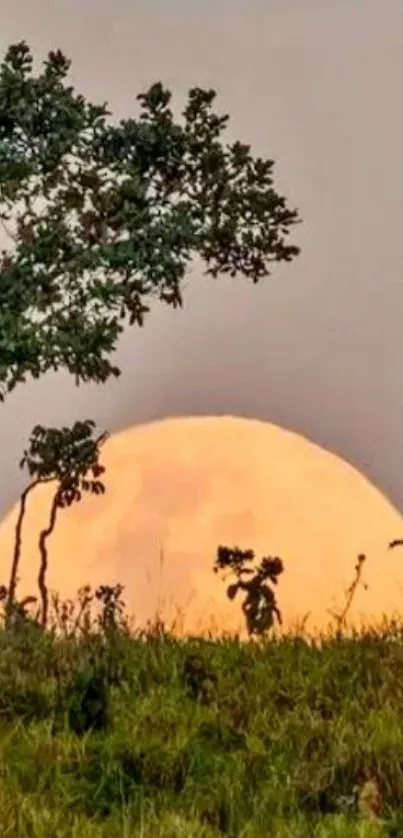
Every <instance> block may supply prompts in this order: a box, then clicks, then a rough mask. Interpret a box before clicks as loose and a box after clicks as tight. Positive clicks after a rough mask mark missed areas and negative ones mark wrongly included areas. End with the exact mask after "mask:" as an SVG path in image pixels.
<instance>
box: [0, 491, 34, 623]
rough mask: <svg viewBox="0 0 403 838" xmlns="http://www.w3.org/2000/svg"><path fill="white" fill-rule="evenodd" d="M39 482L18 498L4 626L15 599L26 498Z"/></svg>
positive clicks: (7, 621)
mask: <svg viewBox="0 0 403 838" xmlns="http://www.w3.org/2000/svg"><path fill="white" fill-rule="evenodd" d="M40 482H41V481H40V480H39V479H38V480H34V481H33V483H30V484H29V486H27V487H26V489H24V491H23V492H22V495H21V497H20V509H19V513H18V518H17V523H16V525H15V540H14V551H13V561H12V564H11V571H10V581H9V583H8V594H7V601H6V608H5V611H6V625H9V623H10V618H11V614H12V610H13V604H14V599H15V592H16V588H17V581H18V580H17V574H18V568H19V564H20V558H21V546H22V525H23V523H24V517H25V511H26V506H27V498H28V495H29V493H30V492H31V491H32V489H34V488H35V486H37V485H38V483H40Z"/></svg>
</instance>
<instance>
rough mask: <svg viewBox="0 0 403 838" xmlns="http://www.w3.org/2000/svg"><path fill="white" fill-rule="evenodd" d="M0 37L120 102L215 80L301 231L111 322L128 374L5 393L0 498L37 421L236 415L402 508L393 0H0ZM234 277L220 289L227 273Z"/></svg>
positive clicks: (401, 210)
mask: <svg viewBox="0 0 403 838" xmlns="http://www.w3.org/2000/svg"><path fill="white" fill-rule="evenodd" d="M0 12H1V22H2V27H1V34H0V47H1V49H2V51H4V50H5V49H6V48H7V46H8V45H9V44H10V43H12V42H15V41H17V40H20V39H22V38H25V39H26V40H27V41H28V42H29V44H30V45H31V46H32V48H33V49H34V51H35V55H36V57H37V58H38V59H42V58H44V57H45V55H46V53H47V52H48V50H49V49H55V48H57V47H60V48H61V49H62V50H63V51H64V52H65V53H66V54H67V55H68V56H69V57H71V58H72V60H73V83H74V84H75V85H76V86H77V88H78V89H80V90H81V92H83V93H84V94H86V95H87V96H89V97H91V98H92V99H93V100H95V101H101V102H102V101H104V100H105V99H106V100H108V101H109V103H110V105H111V107H112V109H113V111H114V113H115V114H116V115H117V116H119V117H120V116H130V115H133V114H135V111H136V102H135V96H136V94H137V93H139V92H140V91H142V90H144V89H145V88H147V87H148V86H149V84H151V83H152V82H154V81H156V80H159V79H161V80H162V81H163V82H164V83H165V84H166V85H168V86H169V87H171V88H172V89H173V91H174V92H175V93H176V94H177V95H178V99H177V102H178V106H181V104H182V102H183V98H182V97H183V96H184V95H185V93H186V91H187V90H188V88H189V87H191V86H193V85H200V86H208V87H210V86H212V87H214V88H215V89H216V90H217V91H218V94H219V98H218V102H217V106H218V107H219V108H220V109H222V110H224V111H227V112H229V113H230V114H231V117H232V119H231V123H230V135H231V138H235V137H237V138H238V139H240V140H242V141H244V142H251V143H252V145H253V150H254V151H255V152H256V153H257V154H261V155H263V156H265V157H273V158H274V159H275V160H276V161H277V167H276V175H277V180H276V185H277V187H278V188H279V189H280V190H281V191H284V193H285V194H286V195H287V196H288V197H289V200H290V203H291V205H296V206H298V207H299V209H300V212H301V214H302V217H303V219H304V224H303V225H301V226H300V227H299V228H296V229H295V233H294V239H295V240H296V241H297V242H298V243H299V244H300V245H301V246H302V253H301V255H300V257H299V258H298V259H297V260H296V261H295V262H294V263H293V264H291V265H286V266H282V267H281V268H276V267H274V274H273V276H272V277H271V278H269V279H267V280H266V281H265V282H264V283H263V284H262V285H260V286H257V287H254V286H252V285H249V284H248V282H247V281H246V280H243V279H242V278H239V279H237V280H228V279H222V280H216V281H213V280H211V279H207V278H202V277H201V276H200V274H199V273H198V272H197V271H194V272H193V274H192V276H191V277H190V279H189V283H188V288H187V293H186V295H185V306H184V309H183V311H181V312H179V313H178V312H173V311H170V310H168V309H167V308H161V309H159V310H158V311H157V312H156V313H155V314H153V316H152V317H151V319H150V320H149V321H148V323H147V322H146V326H145V328H144V329H143V330H139V329H138V328H136V329H134V328H133V329H132V330H131V331H130V332H129V333H127V334H126V335H125V336H124V339H123V340H122V342H121V346H120V349H119V353H118V361H119V363H120V364H121V366H122V369H123V371H124V372H123V375H122V377H121V379H120V380H119V381H118V382H113V383H111V384H108V385H106V386H104V387H101V388H94V387H85V388H83V387H80V389H76V388H75V387H74V385H73V383H72V381H70V380H69V379H67V378H66V377H64V376H48V377H47V378H46V379H44V380H42V381H40V382H35V383H32V384H29V385H26V386H25V387H20V388H19V389H18V390H17V391H16V392H15V393H14V394H12V395H11V396H10V397H9V399H8V401H7V402H6V403H5V404H4V405H3V406H0V433H1V439H2V445H1V452H0V467H1V476H2V480H1V483H2V489H1V495H0V513H1V512H4V511H5V510H6V508H7V507H8V506H9V505H10V503H11V502H13V501H14V500H15V499H16V496H17V493H18V490H19V488H20V486H21V480H22V478H21V476H20V474H19V472H18V468H17V460H18V457H19V455H20V453H21V450H22V448H23V446H24V444H25V442H26V439H27V437H28V435H29V432H30V430H31V429H32V427H33V425H34V424H35V423H36V422H44V423H47V424H56V423H59V422H61V421H63V422H65V421H72V420H74V419H76V418H85V417H93V418H95V419H96V420H97V422H98V423H99V424H100V425H101V426H102V427H106V428H108V429H110V430H118V429H121V428H123V427H126V426H128V425H131V424H133V423H136V422H139V421H146V420H148V419H151V418H156V417H162V416H166V415H175V414H191V413H208V414H212V413H233V414H238V415H243V416H252V417H256V418H262V419H268V420H270V421H273V422H276V423H278V424H280V425H283V426H285V427H288V428H292V429H294V430H296V431H299V432H301V433H303V434H305V435H306V436H308V437H310V438H311V439H313V440H314V441H315V442H317V443H319V444H321V445H324V446H325V447H327V448H329V449H330V450H332V451H334V452H336V453H339V454H341V455H342V456H344V457H345V458H346V459H348V460H350V461H351V462H353V463H354V464H355V465H356V466H358V467H359V468H360V469H361V470H362V471H364V472H365V473H366V474H367V475H368V476H369V477H370V478H371V479H372V480H373V481H374V482H375V483H376V484H377V485H378V486H379V487H380V488H381V489H383V490H384V491H385V492H386V493H387V494H388V495H389V497H390V498H391V499H392V500H393V501H394V502H395V503H396V504H397V505H399V507H400V509H403V447H402V444H401V443H402V438H403V339H402V312H403V281H402V272H403V259H402V253H401V239H402V224H403V165H402V149H403V110H402V97H401V80H402V77H403V3H402V0H383V2H382V3H381V2H380V1H379V0H337V2H330V0H328V2H323V0H248V2H246V0H244V2H241V0H226V2H224V0H214V3H213V2H211V0H210V2H208V0H205V1H204V2H203V3H200V2H196V0H193V2H191V1H190V2H189V0H169V2H167V0H160V2H157V0H113V2H112V0H80V2H74V3H67V2H66V0H35V3H33V2H32V0H13V2H12V3H11V2H10V1H9V0H0ZM230 286H231V287H230Z"/></svg>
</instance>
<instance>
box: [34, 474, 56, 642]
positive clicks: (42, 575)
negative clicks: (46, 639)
mask: <svg viewBox="0 0 403 838" xmlns="http://www.w3.org/2000/svg"><path fill="white" fill-rule="evenodd" d="M59 495H60V491H59V490H57V492H56V494H55V496H54V498H53V501H52V506H51V510H50V518H49V524H48V526H47V527H45V529H44V530H42V531H41V533H40V536H39V552H40V556H41V563H40V567H39V573H38V588H39V593H40V597H41V600H42V617H41V625H42V627H43V628H46V624H47V621H48V604H49V599H48V588H47V584H46V571H47V569H48V550H47V545H46V542H47V540H48V538H49V536H50V535H51V534H52V532H53V530H54V527H55V523H56V515H57V508H58V501H59Z"/></svg>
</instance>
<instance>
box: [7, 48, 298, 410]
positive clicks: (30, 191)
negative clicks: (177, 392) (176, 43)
mask: <svg viewBox="0 0 403 838" xmlns="http://www.w3.org/2000/svg"><path fill="white" fill-rule="evenodd" d="M69 69H70V61H69V60H68V59H67V58H66V57H65V56H64V55H63V53H62V52H60V50H57V51H53V52H49V54H48V58H47V60H46V61H44V63H43V66H42V68H41V71H40V72H38V73H37V74H35V73H34V68H33V56H32V54H31V51H30V48H29V47H28V45H27V44H26V43H25V42H24V41H22V42H20V43H18V44H14V45H12V46H10V47H9V49H8V51H7V53H6V55H5V58H4V60H3V62H2V64H1V66H0V221H1V224H2V225H3V230H4V231H6V233H7V236H8V239H7V247H6V248H5V249H3V251H2V253H1V257H0V398H1V399H4V397H5V396H6V394H7V392H10V391H11V390H13V389H14V388H15V387H16V385H17V384H19V383H20V382H23V381H24V380H25V379H26V376H27V375H31V376H33V377H35V378H38V377H39V376H40V375H42V374H43V373H45V372H46V371H48V370H50V369H54V370H57V369H59V368H64V369H66V370H68V371H69V372H70V373H71V374H72V375H74V376H75V379H76V382H77V383H80V382H85V381H93V382H104V381H106V380H107V379H108V378H109V377H110V376H117V375H119V372H120V371H119V369H118V367H116V366H115V365H113V364H112V362H111V354H112V352H113V350H114V349H115V347H116V344H117V340H118V337H119V335H120V333H121V332H122V330H123V328H124V325H125V324H126V323H128V322H129V323H130V324H133V323H137V324H139V325H142V324H143V322H144V318H145V316H146V315H147V314H148V313H149V311H150V309H151V306H152V303H153V301H154V300H156V301H162V302H164V303H166V304H168V305H170V306H174V307H176V306H181V305H182V286H183V279H184V277H185V274H186V269H187V267H188V266H189V264H190V262H191V260H192V259H193V258H194V257H196V256H199V257H200V258H201V259H202V260H203V262H204V264H205V270H206V273H208V274H211V275H212V276H213V277H216V276H218V274H220V273H229V274H230V275H231V276H235V275H236V274H243V275H244V276H246V277H248V278H249V279H251V280H252V281H253V282H257V281H258V280H260V279H261V278H262V277H264V276H267V275H268V274H269V272H270V264H271V262H273V261H282V260H286V261H290V260H291V259H292V258H293V257H294V256H296V255H297V253H298V252H299V249H298V248H297V247H296V246H295V245H291V244H287V236H288V234H289V232H290V229H291V228H292V226H293V225H295V224H296V223H297V222H298V220H299V218H298V212H297V211H296V210H290V209H289V208H288V207H287V204H286V200H285V198H284V197H282V196H280V195H279V194H278V193H277V192H276V190H275V188H274V185H273V166H274V163H273V161H272V160H263V159H261V158H260V157H257V158H254V157H253V156H252V155H251V152H250V147H249V146H248V145H245V144H242V143H240V142H234V143H232V144H226V143H224V142H223V141H222V133H223V131H224V129H225V127H226V125H227V122H228V119H229V117H228V115H225V114H224V115H219V114H217V113H215V112H214V110H213V104H214V100H215V96H216V94H215V91H214V90H203V89H201V88H198V87H196V88H193V89H191V90H190V91H189V94H188V99H187V102H186V105H185V108H184V110H183V112H182V114H181V118H180V119H179V120H175V119H174V115H173V112H172V110H171V107H170V103H171V93H170V92H169V91H168V90H166V89H165V88H164V87H163V85H162V84H161V83H160V82H157V83H156V84H153V85H152V86H151V87H150V89H149V90H148V91H147V92H146V93H143V94H140V95H139V96H137V99H138V102H139V110H140V113H139V115H138V116H137V117H136V118H128V119H124V120H121V121H120V122H119V123H117V124H116V123H114V124H113V123H112V122H110V121H109V122H108V119H107V118H108V117H109V116H111V113H110V111H109V110H108V107H107V105H106V104H102V105H94V104H92V103H90V102H88V101H87V100H86V99H85V97H84V96H83V95H81V94H78V93H76V92H75V90H74V88H73V87H72V86H70V85H69V84H68V83H67V77H68V73H69Z"/></svg>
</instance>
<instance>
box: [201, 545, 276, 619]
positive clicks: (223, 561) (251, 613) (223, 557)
mask: <svg viewBox="0 0 403 838" xmlns="http://www.w3.org/2000/svg"><path fill="white" fill-rule="evenodd" d="M254 559H255V554H254V552H253V550H240V549H239V548H238V547H234V548H229V547H223V546H220V547H218V550H217V558H216V561H215V566H214V567H213V570H214V573H218V571H219V570H230V572H232V573H234V574H235V576H237V578H238V581H237V582H235V583H233V584H232V585H229V586H228V588H227V595H228V597H229V599H231V600H232V599H234V598H235V596H236V595H237V593H238V591H245V593H246V597H245V599H244V602H243V604H242V611H243V613H244V615H245V618H246V625H247V629H248V632H249V634H250V635H254V634H255V635H261V634H264V632H266V631H267V630H268V629H270V628H272V626H273V625H274V618H275V617H276V618H277V621H278V622H279V623H280V624H281V622H282V618H281V612H280V611H279V609H278V607H277V602H276V597H275V594H274V591H273V590H272V588H270V587H269V585H267V584H265V580H266V579H269V580H270V582H271V584H272V585H277V582H278V576H279V575H280V574H281V573H282V572H283V570H284V566H283V562H282V560H281V559H280V558H279V557H278V556H274V557H271V556H265V557H263V558H262V559H261V562H260V565H259V567H258V568H257V569H252V568H250V567H245V564H246V563H247V562H252V561H254ZM252 574H254V575H253V577H252V579H249V580H248V581H245V580H244V579H242V578H241V577H242V576H248V575H252Z"/></svg>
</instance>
